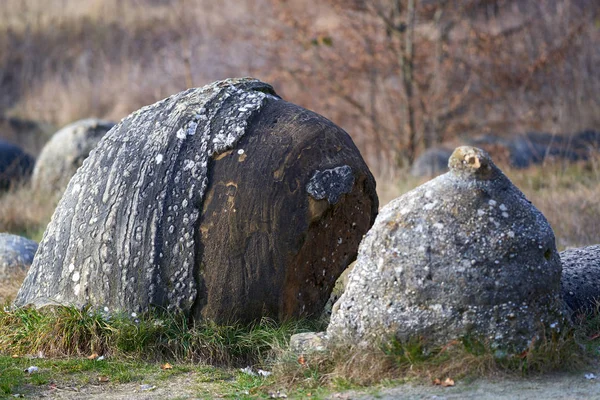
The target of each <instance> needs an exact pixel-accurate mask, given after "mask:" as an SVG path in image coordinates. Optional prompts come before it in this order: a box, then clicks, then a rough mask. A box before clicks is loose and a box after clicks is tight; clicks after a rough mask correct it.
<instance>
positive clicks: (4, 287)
mask: <svg viewBox="0 0 600 400" xmlns="http://www.w3.org/2000/svg"><path fill="white" fill-rule="evenodd" d="M25 275H27V273H26V272H22V273H17V274H14V275H13V276H12V277H11V279H10V280H0V304H5V303H10V302H12V301H13V300H14V299H15V296H16V295H17V292H18V291H19V288H20V287H21V284H22V283H23V280H24V279H25Z"/></svg>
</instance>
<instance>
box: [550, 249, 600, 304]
mask: <svg viewBox="0 0 600 400" xmlns="http://www.w3.org/2000/svg"><path fill="white" fill-rule="evenodd" d="M560 259H561V261H562V291H563V298H564V299H565V302H566V303H567V305H568V306H569V308H570V309H571V310H572V311H594V310H596V308H597V307H598V304H600V303H598V302H600V245H594V246H588V247H582V248H579V249H569V250H565V251H563V252H561V253H560Z"/></svg>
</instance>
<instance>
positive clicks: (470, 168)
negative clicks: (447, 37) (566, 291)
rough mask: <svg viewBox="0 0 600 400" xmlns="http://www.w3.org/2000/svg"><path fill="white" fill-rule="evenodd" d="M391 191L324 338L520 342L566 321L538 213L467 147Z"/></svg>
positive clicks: (554, 257)
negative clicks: (428, 175) (439, 170)
mask: <svg viewBox="0 0 600 400" xmlns="http://www.w3.org/2000/svg"><path fill="white" fill-rule="evenodd" d="M449 167H450V171H449V172H448V173H446V174H444V175H441V176H439V177H437V178H435V179H433V180H431V181H429V182H427V183H425V184H424V185H422V186H420V187H418V188H416V189H414V190H413V191H411V192H408V193H406V194H405V195H403V196H401V197H399V198H397V199H396V200H393V201H392V202H391V203H389V204H388V205H387V206H385V207H384V208H383V209H382V210H381V211H380V214H379V216H378V217H377V220H376V221H375V224H374V226H373V228H372V229H371V230H370V231H369V233H368V234H367V235H366V237H365V238H364V240H363V242H362V243H361V246H360V248H359V254H358V259H357V262H356V266H355V267H354V269H353V271H352V272H351V273H350V277H349V282H348V286H347V289H346V291H345V292H344V294H343V295H342V297H341V298H340V300H339V301H338V302H337V303H336V304H335V305H334V309H333V315H332V317H331V323H330V325H329V327H328V330H327V332H328V334H329V335H330V336H331V337H332V338H336V339H346V340H350V341H353V342H358V343H361V342H366V343H373V342H377V340H379V339H385V338H386V337H392V336H395V337H397V338H398V339H399V340H402V341H404V340H407V339H408V338H409V337H419V336H421V337H424V338H425V339H427V340H428V341H429V342H430V343H432V344H438V345H441V344H445V343H447V342H448V341H450V340H453V339H455V338H459V337H462V336H465V335H469V336H473V337H476V338H480V339H483V340H489V344H490V345H491V346H492V347H496V348H499V349H502V350H504V351H521V350H523V349H525V348H526V347H527V346H528V345H529V343H530V342H531V340H532V339H534V338H535V337H537V336H539V335H540V334H541V333H542V332H546V333H549V332H551V331H553V330H559V329H561V328H562V327H563V326H564V325H563V324H565V323H566V320H565V315H564V307H563V305H562V302H561V292H560V275H561V265H560V258H559V255H558V252H557V250H556V247H555V240H554V234H553V232H552V229H551V227H550V225H549V224H548V222H547V221H546V219H545V218H544V216H543V215H542V214H541V213H540V212H539V211H538V210H537V209H536V208H535V207H534V206H533V205H532V204H531V203H530V202H529V201H528V200H527V199H526V198H525V196H524V195H523V194H522V193H521V192H520V191H519V190H518V189H517V188H516V187H515V186H514V185H513V184H512V183H511V182H510V181H509V179H508V178H507V177H506V176H505V175H504V174H503V173H502V172H501V171H500V170H499V169H498V168H497V167H496V166H495V165H494V164H493V162H492V161H491V159H490V158H489V155H488V154H487V153H485V152H484V151H482V150H480V149H476V148H472V147H459V148H457V149H456V150H455V151H454V153H453V154H452V156H451V157H450V161H449Z"/></svg>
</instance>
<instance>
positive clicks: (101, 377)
mask: <svg viewBox="0 0 600 400" xmlns="http://www.w3.org/2000/svg"><path fill="white" fill-rule="evenodd" d="M108 381H109V379H108V376H106V375H100V376H99V377H98V382H108Z"/></svg>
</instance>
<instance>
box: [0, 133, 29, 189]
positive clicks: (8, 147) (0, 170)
mask: <svg viewBox="0 0 600 400" xmlns="http://www.w3.org/2000/svg"><path fill="white" fill-rule="evenodd" d="M34 164H35V159H34V158H33V157H32V156H30V155H29V154H27V153H25V152H24V151H23V150H22V149H21V148H20V147H19V146H16V145H14V144H12V143H9V142H6V141H4V140H2V139H0V190H6V189H9V188H10V187H12V186H13V185H16V184H18V183H20V182H24V181H26V180H28V179H29V178H30V176H31V172H32V171H33V166H34Z"/></svg>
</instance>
